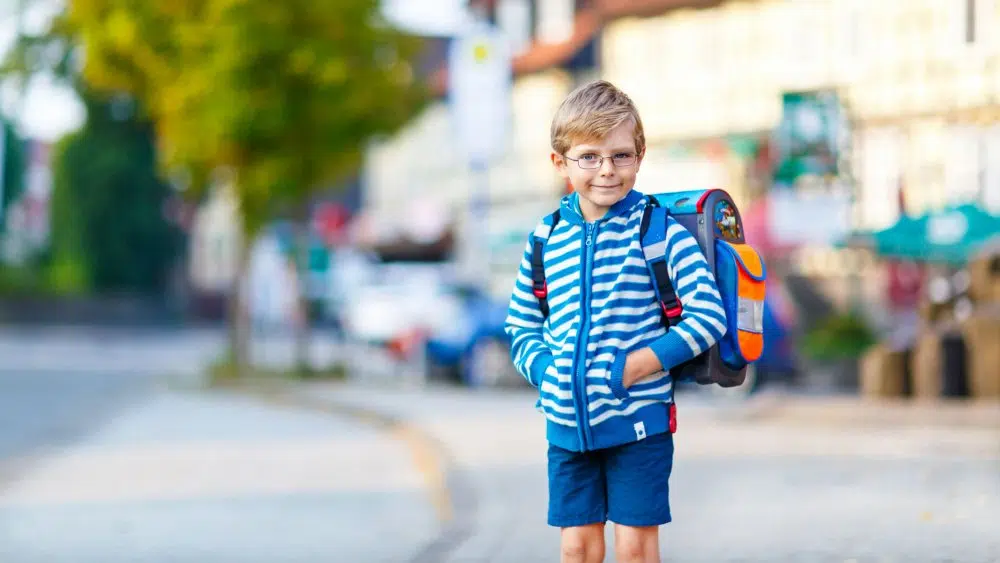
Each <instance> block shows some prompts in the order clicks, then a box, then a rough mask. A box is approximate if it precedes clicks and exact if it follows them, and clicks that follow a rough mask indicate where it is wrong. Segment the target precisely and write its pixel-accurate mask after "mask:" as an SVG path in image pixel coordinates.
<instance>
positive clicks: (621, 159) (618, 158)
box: [563, 152, 637, 170]
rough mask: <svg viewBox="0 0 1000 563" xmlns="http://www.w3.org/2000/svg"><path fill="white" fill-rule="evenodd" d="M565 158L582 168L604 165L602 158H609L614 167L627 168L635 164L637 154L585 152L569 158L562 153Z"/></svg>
mask: <svg viewBox="0 0 1000 563" xmlns="http://www.w3.org/2000/svg"><path fill="white" fill-rule="evenodd" d="M563 158H565V159H566V160H572V161H573V162H575V163H576V165H577V166H579V167H580V168H582V169H584V170H597V169H598V168H600V167H601V166H603V165H604V159H605V158H610V159H611V163H612V164H614V165H615V168H627V167H629V166H632V165H633V164H635V161H636V159H637V155H636V154H635V153H634V152H620V153H615V154H613V155H611V156H601V155H599V154H593V153H587V154H583V155H580V158H570V157H568V156H566V155H563Z"/></svg>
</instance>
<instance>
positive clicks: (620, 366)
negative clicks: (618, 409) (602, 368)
mask: <svg viewBox="0 0 1000 563" xmlns="http://www.w3.org/2000/svg"><path fill="white" fill-rule="evenodd" d="M627 359H628V354H626V353H625V352H624V351H622V352H618V354H617V355H616V356H615V361H614V363H612V364H611V381H610V383H609V385H608V386H609V387H611V393H612V394H613V395H614V396H615V398H616V399H624V398H626V397H628V389H626V388H625V382H624V381H622V378H623V376H624V375H625V360H627Z"/></svg>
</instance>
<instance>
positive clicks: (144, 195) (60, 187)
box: [0, 18, 182, 293]
mask: <svg viewBox="0 0 1000 563" xmlns="http://www.w3.org/2000/svg"><path fill="white" fill-rule="evenodd" d="M74 54H75V46H74V43H73V37H72V34H70V33H69V32H68V28H67V26H66V21H65V18H57V19H56V21H55V23H54V25H53V26H52V28H51V29H49V30H47V31H46V32H44V33H41V34H39V35H21V36H20V37H19V38H18V40H17V41H16V42H15V44H14V46H13V48H12V49H11V51H10V52H9V53H8V55H7V57H6V60H5V61H4V63H3V65H2V66H0V76H3V77H4V78H14V79H15V80H17V81H18V82H20V84H21V86H22V87H23V86H24V85H26V84H28V83H29V82H30V80H31V79H32V78H33V77H34V76H35V75H38V74H46V75H49V76H54V77H55V78H56V79H58V80H60V81H62V82H64V83H66V84H68V85H69V86H71V87H72V88H74V89H75V90H76V92H77V94H78V95H79V97H80V99H81V100H82V101H83V103H84V106H85V108H86V114H87V120H86V122H85V124H84V126H83V127H82V128H81V129H80V130H79V131H77V132H75V133H71V134H69V135H67V136H66V137H64V138H63V139H61V140H60V141H59V142H58V143H57V145H56V147H55V151H54V153H53V193H52V203H51V212H50V215H51V224H52V236H51V241H52V242H51V248H50V253H49V257H50V261H49V263H48V270H49V271H48V277H49V280H48V281H49V284H50V285H51V286H52V289H54V290H56V291H57V292H60V293H81V292H84V291H89V290H96V291H101V292H140V293H160V292H162V290H163V288H164V287H163V286H164V284H165V283H166V281H167V277H168V275H169V271H170V268H172V267H173V266H174V265H175V264H176V260H177V256H178V253H179V250H180V249H181V245H180V243H181V242H182V241H181V236H180V232H179V231H178V230H177V229H176V228H175V227H174V226H172V225H171V224H170V223H169V222H168V221H167V220H166V218H165V217H164V216H163V207H164V202H165V201H166V199H167V198H168V197H170V196H171V193H170V192H171V190H170V189H169V187H168V185H167V184H166V183H165V182H163V181H162V180H161V178H160V177H159V174H158V171H157V159H156V154H155V153H156V147H155V142H154V139H155V135H154V131H153V127H152V124H151V122H150V121H149V120H148V118H146V117H145V116H143V115H140V114H137V113H136V111H135V108H134V103H133V102H132V101H131V100H130V99H128V98H127V97H122V96H108V95H105V94H102V93H100V92H96V91H94V90H93V89H92V88H89V87H88V86H87V84H86V83H85V82H83V81H82V80H81V79H80V76H79V72H78V70H77V66H76V65H75V60H74ZM18 147H19V145H15V150H16V149H17V148H18ZM10 170H11V173H16V170H17V169H16V168H11V169H10ZM15 187H17V185H16V184H15ZM6 197H7V195H6V194H5V199H6Z"/></svg>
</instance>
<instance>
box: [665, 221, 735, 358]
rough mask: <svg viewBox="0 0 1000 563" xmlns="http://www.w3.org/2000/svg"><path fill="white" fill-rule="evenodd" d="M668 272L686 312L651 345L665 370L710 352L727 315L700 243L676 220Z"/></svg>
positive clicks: (669, 228)
mask: <svg viewBox="0 0 1000 563" xmlns="http://www.w3.org/2000/svg"><path fill="white" fill-rule="evenodd" d="M667 253H668V257H667V271H668V272H669V274H670V281H671V283H673V285H674V291H675V292H676V294H677V299H678V300H679V301H680V302H681V306H682V307H683V312H682V313H681V321H680V323H678V324H677V325H676V326H674V327H671V328H670V330H668V331H667V333H666V334H665V335H663V336H661V337H660V338H658V339H656V340H655V341H653V342H652V344H650V348H652V350H653V353H654V354H656V357H657V358H658V359H659V360H660V363H661V364H663V369H665V370H669V369H670V368H672V367H674V366H677V365H679V364H682V363H684V362H686V361H688V360H690V359H692V358H695V357H696V356H698V355H699V354H701V353H702V352H704V351H705V350H708V349H709V348H711V347H712V345H714V344H715V343H716V342H718V341H719V339H721V338H722V337H723V336H724V335H725V334H726V313H725V310H724V309H723V306H722V298H721V297H720V295H719V288H718V286H717V285H716V282H715V276H713V275H712V272H711V270H709V268H708V261H707V260H706V259H705V255H704V254H703V253H702V251H701V248H700V247H699V246H698V241H697V240H695V238H694V236H693V235H692V234H691V233H690V232H689V231H688V230H687V229H685V228H684V227H682V226H681V225H680V223H678V222H677V221H675V220H674V219H673V218H672V217H668V219H667Z"/></svg>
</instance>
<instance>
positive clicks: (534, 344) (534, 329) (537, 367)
mask: <svg viewBox="0 0 1000 563" xmlns="http://www.w3.org/2000/svg"><path fill="white" fill-rule="evenodd" d="M533 241H534V234H532V235H530V236H529V237H528V244H527V247H526V248H525V251H524V256H523V257H522V258H521V265H520V267H519V268H518V272H517V280H516V281H515V282H514V291H513V293H512V294H511V297H510V306H509V308H508V310H507V320H506V322H505V323H504V331H505V332H506V333H507V336H509V337H510V357H511V359H512V360H513V361H514V367H516V368H517V371H518V372H519V373H520V374H521V375H522V376H524V378H525V379H527V380H528V383H531V384H532V385H534V386H535V387H538V386H539V385H540V384H541V381H542V375H543V374H544V373H545V372H546V371H547V370H549V369H554V368H553V363H552V362H553V359H552V351H551V350H550V349H549V346H548V344H546V343H545V337H544V336H543V335H542V325H543V324H544V322H545V319H544V317H542V312H541V309H540V308H539V305H538V298H537V297H535V294H534V293H533V292H532V287H531V285H532V284H531V251H532V243H533Z"/></svg>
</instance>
